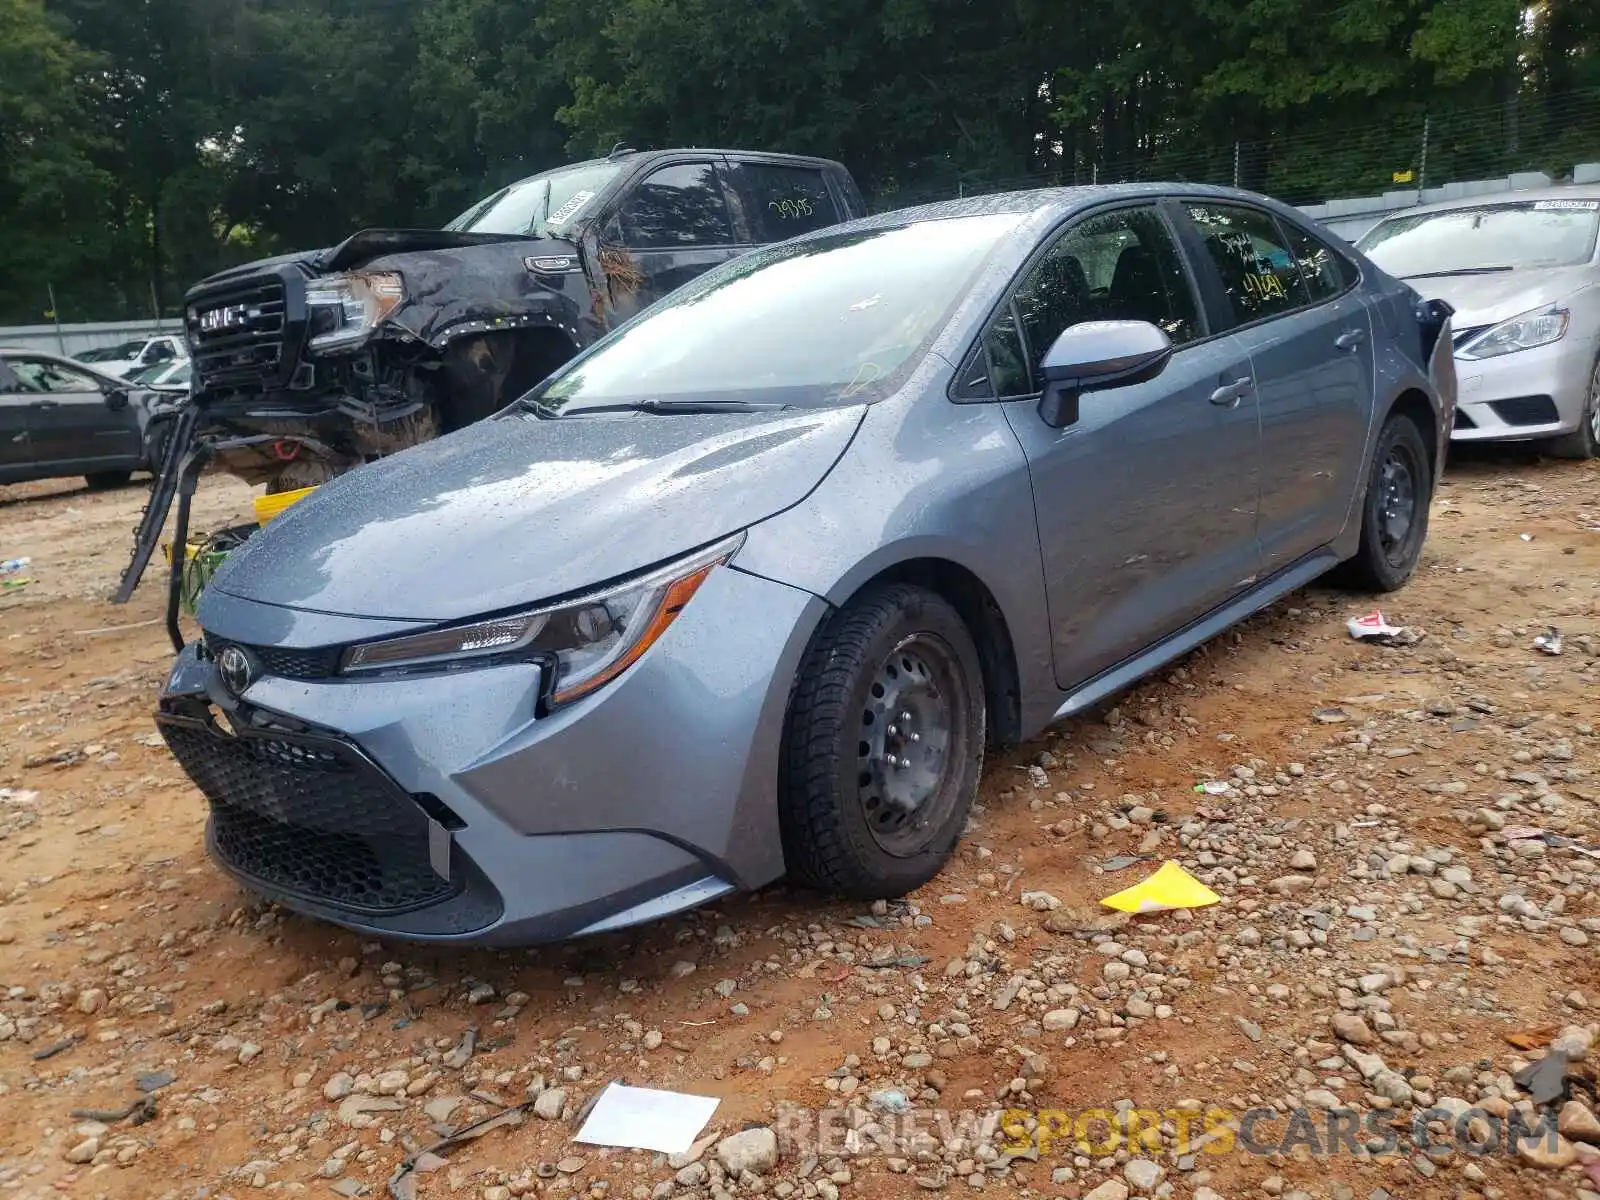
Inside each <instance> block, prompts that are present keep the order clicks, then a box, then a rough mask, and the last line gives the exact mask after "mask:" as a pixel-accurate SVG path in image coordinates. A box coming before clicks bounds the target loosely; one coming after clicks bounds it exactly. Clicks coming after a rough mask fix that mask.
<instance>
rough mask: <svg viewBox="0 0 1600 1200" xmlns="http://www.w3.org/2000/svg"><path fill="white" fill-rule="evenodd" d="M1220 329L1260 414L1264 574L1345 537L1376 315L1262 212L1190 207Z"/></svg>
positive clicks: (1285, 225)
mask: <svg viewBox="0 0 1600 1200" xmlns="http://www.w3.org/2000/svg"><path fill="white" fill-rule="evenodd" d="M1183 207H1184V212H1185V216H1186V218H1187V219H1188V221H1189V222H1190V223H1191V229H1192V232H1193V235H1194V236H1195V238H1196V239H1197V240H1198V242H1199V244H1200V245H1201V246H1203V253H1204V259H1205V263H1204V267H1203V270H1204V271H1205V272H1206V274H1208V275H1210V277H1211V282H1212V284H1214V285H1215V286H1216V288H1217V289H1218V290H1219V291H1220V293H1221V294H1220V296H1218V295H1217V294H1216V292H1213V296H1214V298H1215V300H1216V301H1218V302H1217V303H1214V305H1213V312H1214V313H1215V315H1216V318H1217V321H1218V324H1219V325H1220V324H1222V323H1224V322H1226V323H1227V324H1228V325H1231V326H1232V328H1233V330H1234V332H1235V334H1236V335H1237V336H1238V337H1239V338H1240V340H1241V341H1242V342H1243V344H1244V346H1245V349H1246V350H1247V351H1248V352H1249V354H1250V360H1251V369H1252V374H1253V375H1254V376H1255V379H1256V387H1257V391H1258V394H1259V398H1260V399H1259V403H1260V410H1261V495H1260V499H1259V503H1258V514H1259V515H1258V518H1257V521H1258V528H1259V536H1260V539H1261V548H1262V557H1263V568H1264V570H1265V571H1266V572H1267V573H1269V574H1271V573H1275V572H1277V571H1281V570H1283V569H1284V568H1286V567H1288V566H1290V565H1292V564H1293V563H1295V562H1296V561H1297V560H1299V559H1302V558H1304V557H1306V556H1307V555H1309V554H1312V553H1313V552H1315V551H1316V550H1318V549H1320V548H1321V547H1323V546H1325V545H1327V544H1328V543H1329V542H1331V541H1333V540H1334V539H1335V538H1336V537H1338V535H1339V532H1340V531H1341V530H1342V529H1343V528H1344V523H1345V519H1346V516H1347V513H1348V509H1349V505H1350V497H1351V495H1352V491H1353V488H1352V484H1353V481H1354V480H1355V479H1356V477H1357V475H1358V474H1359V472H1360V471H1361V469H1362V463H1363V456H1364V454H1365V446H1366V436H1367V429H1368V427H1369V420H1370V416H1371V411H1372V404H1373V348H1372V326H1371V313H1370V311H1369V310H1368V307H1367V304H1366V301H1365V300H1364V299H1363V298H1362V295H1361V292H1360V290H1359V288H1357V287H1356V286H1355V285H1356V283H1357V282H1358V279H1359V275H1358V273H1357V271H1356V270H1355V267H1354V265H1353V264H1351V263H1350V262H1349V261H1348V260H1347V259H1345V258H1344V257H1343V255H1341V254H1339V253H1338V252H1337V251H1335V250H1334V249H1333V248H1332V247H1331V246H1329V245H1328V244H1327V243H1326V242H1324V241H1323V240H1322V239H1320V238H1317V237H1314V236H1313V235H1312V234H1311V233H1310V232H1309V231H1307V230H1305V229H1302V228H1300V227H1299V226H1298V225H1295V224H1294V223H1292V222H1288V221H1281V220H1279V219H1278V218H1277V217H1276V216H1275V215H1274V214H1272V213H1269V212H1267V211H1266V210H1265V209H1259V208H1254V207H1251V206H1248V205H1244V204H1238V203H1234V202H1232V201H1229V202H1228V203H1225V204H1223V203H1216V202H1213V201H1209V200H1207V201H1198V200H1196V201H1187V202H1185V204H1184V206H1183Z"/></svg>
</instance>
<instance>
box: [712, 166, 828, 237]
mask: <svg viewBox="0 0 1600 1200" xmlns="http://www.w3.org/2000/svg"><path fill="white" fill-rule="evenodd" d="M735 178H737V179H738V181H739V190H740V194H741V195H742V196H743V198H744V202H745V209H746V212H747V214H748V216H749V219H750V224H751V227H752V231H753V232H754V234H755V237H756V240H757V241H761V242H781V241H783V240H784V239H785V238H792V237H798V236H799V235H800V234H802V233H810V232H812V231H813V230H817V229H825V228H827V227H828V226H829V225H837V224H838V223H839V222H840V221H841V220H842V219H843V217H842V216H841V215H840V213H839V206H838V205H837V204H835V203H834V199H833V193H832V192H830V191H829V189H828V180H827V178H826V177H825V176H824V175H823V173H822V171H821V170H819V169H813V168H810V167H794V166H788V165H780V164H776V163H761V162H744V163H739V164H738V165H737V170H736V171H735Z"/></svg>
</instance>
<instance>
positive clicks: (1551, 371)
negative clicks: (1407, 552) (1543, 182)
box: [1357, 185, 1600, 458]
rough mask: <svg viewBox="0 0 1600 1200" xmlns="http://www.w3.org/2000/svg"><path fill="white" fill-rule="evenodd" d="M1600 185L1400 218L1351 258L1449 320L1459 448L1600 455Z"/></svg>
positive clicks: (1499, 197)
mask: <svg viewBox="0 0 1600 1200" xmlns="http://www.w3.org/2000/svg"><path fill="white" fill-rule="evenodd" d="M1597 242H1600V186H1583V185H1573V186H1567V187H1556V188H1546V189H1540V190H1537V191H1527V192H1510V193H1499V194H1495V195H1491V196H1478V197H1474V198H1472V199H1467V200H1452V201H1447V202H1445V203H1443V204H1430V205H1426V206H1424V207H1422V208H1414V209H1410V210H1408V211H1406V212H1404V213H1401V214H1398V215H1396V216H1393V217H1390V218H1388V219H1387V220H1385V221H1382V222H1380V223H1379V224H1377V225H1375V226H1373V228H1372V229H1371V230H1369V231H1368V232H1367V233H1366V235H1365V236H1363V237H1362V238H1361V240H1360V241H1359V242H1358V243H1357V247H1358V248H1359V249H1360V250H1361V251H1362V252H1363V253H1365V254H1366V255H1367V256H1368V257H1369V258H1371V259H1372V261H1373V262H1375V263H1377V264H1378V265H1379V266H1380V267H1382V268H1383V269H1384V270H1385V271H1387V272H1389V274H1391V275H1397V276H1399V277H1400V278H1401V279H1404V280H1405V281H1406V282H1407V283H1410V284H1411V285H1412V286H1413V287H1415V288H1416V289H1417V290H1418V291H1419V292H1421V293H1422V294H1423V295H1424V296H1427V297H1428V298H1429V299H1430V300H1433V299H1437V300H1444V301H1446V302H1448V303H1449V304H1450V305H1451V307H1453V308H1454V309H1455V317H1454V318H1453V320H1454V325H1455V357H1456V376H1457V379H1458V381H1459V386H1460V400H1459V403H1458V405H1457V407H1456V419H1455V428H1454V431H1453V432H1452V434H1451V437H1452V439H1453V440H1455V441H1458V442H1471V441H1539V442H1542V443H1543V448H1544V449H1545V450H1546V451H1547V452H1548V453H1550V454H1552V455H1554V456H1556V457H1558V458H1594V457H1596V456H1597V455H1600V246H1597Z"/></svg>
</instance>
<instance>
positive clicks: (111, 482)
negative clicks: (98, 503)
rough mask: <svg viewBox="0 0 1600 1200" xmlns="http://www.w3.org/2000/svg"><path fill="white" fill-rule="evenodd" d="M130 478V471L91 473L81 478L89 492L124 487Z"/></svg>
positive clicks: (131, 473) (131, 476) (131, 475)
mask: <svg viewBox="0 0 1600 1200" xmlns="http://www.w3.org/2000/svg"><path fill="white" fill-rule="evenodd" d="M132 478H133V472H132V471H92V472H90V473H89V474H88V475H85V476H84V477H83V481H84V482H85V483H87V484H88V485H89V487H90V489H91V490H93V491H96V492H103V491H106V490H107V489H109V488H119V487H126V486H127V483H128V480H130V479H132Z"/></svg>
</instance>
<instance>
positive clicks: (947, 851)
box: [778, 584, 986, 900]
mask: <svg viewBox="0 0 1600 1200" xmlns="http://www.w3.org/2000/svg"><path fill="white" fill-rule="evenodd" d="M902 709H903V711H904V712H906V713H910V714H911V715H912V720H911V721H908V722H902V721H901V720H900V717H899V713H900V711H901V710H902ZM985 716H986V714H985V709H984V692H983V669H982V666H981V664H980V662H979V659H978V651H977V648H976V647H975V646H974V645H973V641H972V635H971V634H970V633H969V632H968V630H967V627H966V624H965V623H964V622H963V621H962V619H961V617H960V615H959V614H958V613H957V612H956V610H955V609H954V608H952V607H951V606H950V605H949V604H948V603H947V602H946V601H945V600H944V599H942V598H941V597H939V596H937V595H935V594H934V593H933V592H930V591H928V590H926V589H925V588H920V587H916V586H913V585H911V584H888V585H884V586H881V587H876V588H873V589H871V590H869V591H867V592H865V593H863V594H862V595H860V596H858V597H856V598H855V599H854V600H852V601H851V602H850V603H849V604H847V605H846V606H845V607H844V608H842V609H840V610H839V612H837V613H836V614H834V615H833V617H831V618H830V619H829V621H828V622H827V624H826V625H825V626H824V627H823V628H822V629H821V630H819V631H818V633H817V635H816V637H815V638H814V639H813V640H812V644H811V646H810V648H809V649H808V650H807V651H806V656H805V659H804V660H803V661H802V663H801V666H800V675H799V679H798V680H797V681H796V683H795V689H794V693H793V695H792V697H791V698H790V702H789V714H788V719H787V725H786V728H785V730H784V742H783V748H782V753H781V756H780V763H779V774H778V817H779V821H780V825H781V828H782V832H783V850H784V859H785V862H786V863H787V865H788V869H789V875H790V877H791V878H793V879H795V880H797V881H798V882H801V883H805V884H809V885H810V886H812V887H815V888H818V889H819V890H822V891H825V892H831V893H834V894H836V895H840V896H847V897H850V898H852V899H857V900H877V899H888V898H892V897H895V896H903V895H905V894H906V893H907V892H909V891H912V890H914V889H915V888H918V887H921V886H922V885H923V884H924V883H926V882H928V880H930V879H932V878H933V877H934V876H935V875H936V874H938V872H939V868H940V867H942V866H943V865H944V864H945V862H946V861H947V860H948V859H949V857H950V855H951V853H952V851H953V850H954V849H955V845H956V842H957V841H958V840H959V838H960V837H961V832H962V830H963V829H964V828H965V826H966V820H967V813H968V811H969V810H970V809H971V807H972V800H973V797H974V796H975V795H977V791H978V779H979V776H980V775H981V774H982V772H983V748H984V733H985V729H984V723H985ZM901 724H905V725H907V726H908V728H909V730H910V732H909V733H907V732H906V731H903V730H901V729H900V725H901ZM919 730H920V732H919ZM924 733H926V738H925V739H924V736H923V735H924ZM900 762H903V763H904V765H903V766H891V765H890V764H898V763H900Z"/></svg>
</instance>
